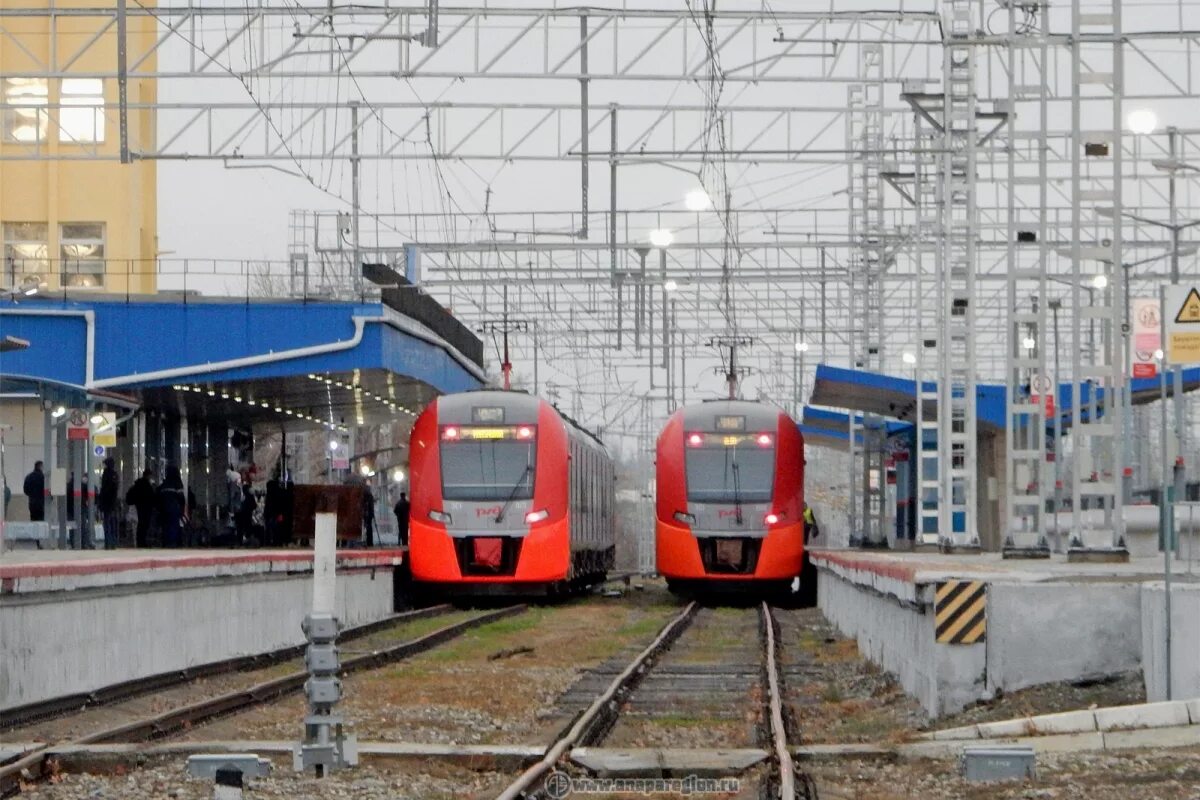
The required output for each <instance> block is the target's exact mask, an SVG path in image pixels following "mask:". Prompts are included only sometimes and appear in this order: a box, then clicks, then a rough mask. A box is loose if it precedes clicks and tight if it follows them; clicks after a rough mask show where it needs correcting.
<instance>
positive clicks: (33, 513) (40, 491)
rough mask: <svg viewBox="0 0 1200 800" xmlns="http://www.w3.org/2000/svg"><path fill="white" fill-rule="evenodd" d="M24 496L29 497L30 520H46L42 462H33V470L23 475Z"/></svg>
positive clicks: (44, 479)
mask: <svg viewBox="0 0 1200 800" xmlns="http://www.w3.org/2000/svg"><path fill="white" fill-rule="evenodd" d="M25 496H26V497H28V498H29V520H30V522H45V521H46V473H44V472H42V462H41V461H36V462H34V464H33V472H31V473H29V474H28V475H26V476H25Z"/></svg>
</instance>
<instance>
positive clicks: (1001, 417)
mask: <svg viewBox="0 0 1200 800" xmlns="http://www.w3.org/2000/svg"><path fill="white" fill-rule="evenodd" d="M916 386H917V385H916V381H915V380H911V379H908V378H899V377H895V376H892V375H883V374H880V373H875V372H867V371H865V370H857V369H847V368H845V367H835V366H831V365H829V364H818V365H817V373H816V380H815V381H814V382H813V390H812V395H811V396H810V402H811V403H812V404H813V405H815V406H825V407H829V408H838V409H847V410H852V411H861V412H865V413H868V414H878V415H879V416H883V417H888V418H891V419H896V420H904V421H909V422H911V421H914V412H915V411H916ZM1160 386H1161V384H1160V381H1159V379H1158V378H1135V379H1133V381H1132V382H1131V387H1132V390H1133V398H1132V399H1133V403H1134V405H1142V404H1145V403H1151V402H1154V401H1155V400H1158V398H1159V392H1160ZM1183 387H1184V391H1185V392H1190V391H1195V390H1196V389H1197V388H1200V367H1193V368H1191V369H1186V370H1184V374H1183ZM925 389H926V391H927V392H930V393H932V392H934V391H936V386H935V385H934V384H932V383H926V384H925ZM1079 389H1080V402H1081V403H1082V406H1083V416H1084V418H1086V417H1087V411H1088V407H1089V405H1090V403H1091V400H1092V398H1091V394H1092V386H1091V384H1088V383H1084V384H1081V385H1080V387H1079ZM1167 390H1168V394H1169V395H1170V394H1173V390H1172V387H1171V384H1170V382H1168V385H1167ZM1103 396H1104V395H1103V391H1100V392H1097V394H1096V397H1097V399H1103ZM975 397H976V413H977V419H978V424H979V427H980V428H981V429H983V430H990V431H993V432H995V431H1000V430H1003V429H1004V427H1005V401H1006V395H1005V387H1004V386H1002V385H999V384H985V383H980V384H976V387H975ZM1057 399H1058V405H1057V408H1058V409H1059V413H1060V414H1061V415H1062V421H1063V426H1064V428H1069V427H1070V425H1071V408H1072V405H1071V404H1072V399H1071V384H1070V383H1069V382H1067V383H1060V384H1059V385H1058V398H1057ZM817 410H819V409H812V410H810V409H808V408H806V409H805V413H804V421H805V424H810V422H809V420H810V413H811V411H817ZM923 411H924V414H925V416H926V418H927V419H936V418H937V405H936V404H935V403H933V402H929V401H926V403H925V405H924V409H923ZM839 417H840V420H841V422H840V424H841V428H840V429H841V430H842V431H844V430H845V426H846V420H847V417H846V415H844V414H842V415H839ZM813 419H814V420H816V419H818V417H813ZM811 424H820V423H819V422H815V423H811ZM831 424H832V423H831ZM843 446H844V445H843Z"/></svg>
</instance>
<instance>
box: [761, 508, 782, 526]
mask: <svg viewBox="0 0 1200 800" xmlns="http://www.w3.org/2000/svg"><path fill="white" fill-rule="evenodd" d="M781 519H783V514H776V513H775V512H774V511H772V512H771V513H770V514H767V515H766V516H765V517H763V522H765V523H767V524H768V525H777V524H778V523H779V520H781Z"/></svg>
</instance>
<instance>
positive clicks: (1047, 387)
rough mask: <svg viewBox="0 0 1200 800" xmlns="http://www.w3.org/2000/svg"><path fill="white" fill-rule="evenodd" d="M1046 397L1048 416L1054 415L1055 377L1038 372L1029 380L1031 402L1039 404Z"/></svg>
mask: <svg viewBox="0 0 1200 800" xmlns="http://www.w3.org/2000/svg"><path fill="white" fill-rule="evenodd" d="M1043 398H1045V405H1046V416H1047V417H1053V416H1054V378H1053V377H1052V376H1050V375H1044V374H1038V375H1034V376H1033V377H1032V378H1031V379H1030V380H1029V402H1031V403H1033V404H1035V405H1037V404H1040V403H1041V402H1042V400H1043Z"/></svg>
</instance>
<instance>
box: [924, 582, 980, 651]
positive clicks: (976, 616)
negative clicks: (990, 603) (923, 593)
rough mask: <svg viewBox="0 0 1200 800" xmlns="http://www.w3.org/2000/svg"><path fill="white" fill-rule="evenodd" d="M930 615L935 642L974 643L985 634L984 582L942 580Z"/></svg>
mask: <svg viewBox="0 0 1200 800" xmlns="http://www.w3.org/2000/svg"><path fill="white" fill-rule="evenodd" d="M933 617H934V622H935V624H936V626H937V642H938V644H975V643H976V642H982V641H983V640H984V638H985V637H986V636H987V584H986V583H984V582H983V581H946V582H944V583H939V584H938V585H937V591H936V592H935V594H934V602H933Z"/></svg>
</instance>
